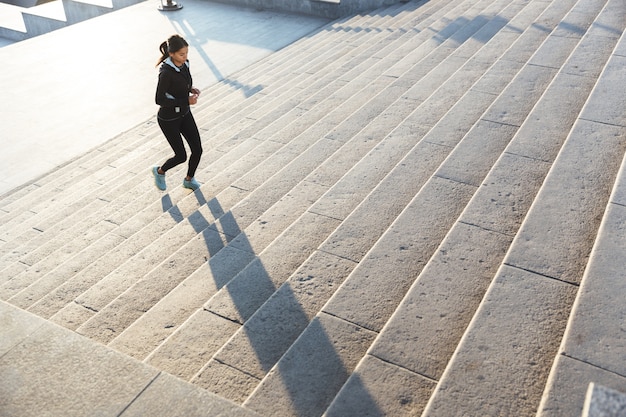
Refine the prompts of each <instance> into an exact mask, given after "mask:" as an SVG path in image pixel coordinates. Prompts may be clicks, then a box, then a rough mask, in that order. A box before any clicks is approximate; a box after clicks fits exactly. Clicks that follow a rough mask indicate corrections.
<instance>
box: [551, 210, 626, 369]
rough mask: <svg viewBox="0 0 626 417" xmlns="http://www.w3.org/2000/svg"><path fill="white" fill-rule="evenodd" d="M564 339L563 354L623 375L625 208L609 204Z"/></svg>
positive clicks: (625, 348)
mask: <svg viewBox="0 0 626 417" xmlns="http://www.w3.org/2000/svg"><path fill="white" fill-rule="evenodd" d="M599 235H600V236H599V239H598V243H597V245H596V246H595V247H594V250H593V252H592V254H591V259H590V263H589V265H588V267H587V273H586V275H585V278H584V280H583V282H582V285H581V288H580V295H579V299H578V300H577V303H576V308H575V310H574V314H573V316H572V319H571V322H570V324H569V330H568V333H567V334H566V336H565V343H564V346H563V352H564V354H565V355H567V356H570V357H573V358H576V359H579V360H581V361H584V362H586V363H589V364H593V365H595V366H598V367H600V368H602V369H606V370H608V371H611V372H615V373H616V374H619V375H626V361H624V357H625V355H626V338H625V337H624V336H625V333H626V329H624V323H626V303H624V294H626V280H625V279H624V277H625V272H624V265H626V207H624V206H621V205H617V204H610V205H609V207H608V209H607V213H606V220H605V223H604V224H603V225H602V228H601V229H600V232H599Z"/></svg>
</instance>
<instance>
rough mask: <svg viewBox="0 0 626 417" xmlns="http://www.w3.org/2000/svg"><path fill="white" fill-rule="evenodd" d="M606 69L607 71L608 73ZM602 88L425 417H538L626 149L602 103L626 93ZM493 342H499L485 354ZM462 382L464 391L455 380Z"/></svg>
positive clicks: (610, 32) (613, 26)
mask: <svg viewBox="0 0 626 417" xmlns="http://www.w3.org/2000/svg"><path fill="white" fill-rule="evenodd" d="M579 5H580V6H582V3H579ZM592 6H596V7H597V8H598V9H599V8H601V7H603V6H604V2H595V3H594V2H585V3H584V10H585V12H589V11H591V10H593V7H592ZM625 12H626V9H625V8H624V7H623V3H620V2H614V1H609V2H606V7H605V8H604V10H603V11H602V12H601V13H600V16H599V18H598V19H597V20H596V22H595V24H594V25H593V26H592V27H591V29H590V30H589V32H588V33H589V34H591V36H594V35H595V36H596V38H595V42H593V41H592V42H590V43H589V44H588V46H590V45H594V44H595V45H597V44H598V42H599V41H600V40H601V39H600V38H604V42H606V43H609V45H610V44H613V45H614V44H615V42H616V34H621V33H622V32H623V30H624V24H625V23H626V19H624V13H625ZM590 23H591V21H589V20H587V17H584V14H583V13H580V14H579V15H575V14H574V13H571V14H570V16H568V18H567V19H565V21H564V22H563V24H561V25H560V26H559V28H557V31H556V32H555V33H556V35H558V36H575V35H574V33H573V32H572V28H585V27H586V26H588V25H589V24H590ZM576 30H577V31H578V29H576ZM587 50H589V49H587ZM607 52H609V53H610V46H609V49H608V51H607ZM605 60H606V59H605ZM610 68H611V64H609V67H607V70H609V72H611V71H610ZM604 74H605V75H606V74H607V73H606V72H605V73H604ZM602 84H603V82H602V76H601V78H600V81H599V83H598V85H597V86H596V88H595V89H594V91H593V93H592V95H591V97H590V99H589V101H587V102H586V104H585V107H584V109H583V111H582V112H581V114H580V116H579V118H578V119H577V120H576V122H575V124H574V126H573V128H572V130H571V132H570V134H569V136H568V138H567V140H566V141H565V143H564V145H563V148H562V149H561V151H560V152H559V154H558V156H557V158H556V160H555V161H554V164H553V165H552V168H551V169H550V172H549V174H548V175H547V177H546V180H545V181H544V183H543V185H542V186H541V189H540V190H539V192H538V195H537V198H536V199H535V201H534V202H533V205H532V206H531V208H530V210H529V212H528V214H527V216H526V217H525V219H524V221H523V223H522V225H521V227H520V230H519V231H518V232H517V234H516V236H515V238H514V240H513V242H512V244H511V247H510V248H509V250H508V252H507V254H506V256H505V258H504V260H503V262H502V264H501V266H500V267H499V268H498V271H497V273H496V274H495V276H494V279H493V281H492V282H491V284H490V286H489V288H488V290H487V292H486V294H485V297H484V299H483V301H482V302H481V304H480V306H479V308H478V310H477V312H476V314H475V316H474V317H473V319H472V321H471V324H470V326H469V327H468V329H467V331H466V332H465V334H464V335H463V337H462V339H461V341H460V343H459V346H458V347H457V348H456V350H455V352H454V354H453V356H452V359H451V361H450V363H449V364H448V365H447V367H446V369H445V371H444V373H443V375H442V376H441V379H440V380H439V382H438V384H437V388H436V389H435V391H434V393H433V396H432V397H431V400H430V401H429V403H428V406H427V407H426V410H425V411H424V415H451V414H452V415H454V414H455V411H454V410H458V407H461V404H462V407H463V410H464V412H467V413H470V414H474V413H476V412H479V411H478V410H480V412H481V413H485V412H486V413H488V414H490V415H491V414H503V413H504V414H514V415H535V413H536V412H537V409H538V407H539V404H540V401H541V398H542V394H543V390H544V386H545V384H546V381H547V378H548V374H549V372H550V369H551V367H552V364H553V361H554V359H555V355H556V353H557V350H558V347H559V344H560V342H561V338H562V336H563V332H564V330H565V325H566V323H567V320H568V317H569V315H570V310H571V307H572V304H573V302H574V299H575V297H576V294H577V292H578V287H579V284H580V281H581V278H582V276H583V273H584V270H585V268H586V266H587V260H588V257H589V254H590V252H591V249H592V245H593V242H594V240H595V239H596V234H597V231H598V227H599V224H600V220H601V218H602V214H603V213H604V211H605V209H606V207H607V202H608V198H609V194H610V192H611V189H612V187H613V183H614V181H615V177H616V174H617V172H618V170H619V166H620V164H621V162H622V159H623V157H624V152H625V151H626V141H625V140H624V126H623V116H622V115H620V116H619V118H621V119H622V120H621V122H622V124H621V125H620V124H619V123H618V124H617V125H616V124H612V123H611V122H614V121H617V120H616V119H614V118H613V119H611V116H610V115H609V116H608V117H607V115H604V114H603V115H601V114H600V113H599V109H601V108H605V105H608V106H609V107H610V106H611V103H619V102H621V101H622V100H623V98H622V97H621V94H622V91H621V90H619V89H614V90H612V91H610V92H608V91H607V90H606V89H605V88H604V87H602ZM613 94H615V96H613ZM592 109H593V110H592ZM563 242H567V244H566V245H563ZM547 259H550V261H549V262H546V261H547ZM487 340H489V341H493V340H499V343H497V344H494V343H489V342H488V343H489V345H488V346H487V345H485V341H487ZM459 375H462V379H463V381H464V382H463V383H461V380H460V379H457V380H456V381H454V379H455V378H458V377H459ZM453 381H454V382H453ZM505 381H506V382H505ZM461 385H462V387H461Z"/></svg>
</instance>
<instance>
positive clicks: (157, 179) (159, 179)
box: [152, 167, 167, 191]
mask: <svg viewBox="0 0 626 417" xmlns="http://www.w3.org/2000/svg"><path fill="white" fill-rule="evenodd" d="M152 174H153V175H154V184H155V185H156V187H157V188H158V189H159V190H161V191H165V189H166V188H167V186H166V185H165V174H159V167H152Z"/></svg>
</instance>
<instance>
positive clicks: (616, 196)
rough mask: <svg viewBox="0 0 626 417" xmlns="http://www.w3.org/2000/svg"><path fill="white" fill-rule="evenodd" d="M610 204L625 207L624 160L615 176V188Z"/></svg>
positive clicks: (625, 170) (625, 174) (625, 181)
mask: <svg viewBox="0 0 626 417" xmlns="http://www.w3.org/2000/svg"><path fill="white" fill-rule="evenodd" d="M611 202H612V203H615V204H621V205H622V206H626V159H624V161H623V162H622V166H621V168H620V170H619V172H618V174H617V180H616V182H615V188H614V189H613V194H612V195H611Z"/></svg>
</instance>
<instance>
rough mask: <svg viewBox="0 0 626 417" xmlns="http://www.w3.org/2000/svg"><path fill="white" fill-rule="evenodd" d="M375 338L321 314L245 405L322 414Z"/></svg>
mask: <svg viewBox="0 0 626 417" xmlns="http://www.w3.org/2000/svg"><path fill="white" fill-rule="evenodd" d="M375 337H376V333H374V332H371V331H369V330H365V329H363V328H361V327H358V326H356V325H354V324H351V323H348V322H346V321H343V320H341V319H338V318H335V317H332V316H328V315H326V314H320V315H318V316H317V317H316V318H315V319H314V320H313V322H312V323H311V324H310V325H309V326H308V327H307V329H306V330H305V332H304V333H303V334H302V335H301V336H300V337H299V338H298V341H297V342H296V343H295V344H294V345H292V347H291V348H290V349H289V350H288V351H287V353H286V354H285V355H284V356H283V358H282V359H281V360H280V362H279V363H278V365H277V366H276V367H275V368H273V369H272V371H271V372H270V373H269V374H268V376H267V377H266V378H265V379H264V380H263V383H262V384H261V385H259V387H258V388H257V389H256V390H255V391H254V392H253V394H252V395H251V396H250V397H249V398H248V400H247V401H246V402H245V403H244V406H246V407H248V408H250V409H252V410H255V411H257V412H258V413H260V414H263V415H275V416H279V415H322V413H323V412H324V411H325V410H326V408H327V407H328V405H329V404H330V403H331V401H332V400H333V398H334V397H335V395H336V394H337V392H338V391H339V389H340V388H341V386H342V385H343V384H344V383H345V382H346V380H347V379H348V377H349V376H350V374H351V373H352V371H353V370H354V368H355V367H356V365H357V363H358V362H359V361H360V360H361V358H362V357H363V356H364V355H365V352H366V351H367V348H368V347H369V345H370V344H371V343H372V341H373V340H374V338H375ZM312 393H315V395H311V394H312Z"/></svg>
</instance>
